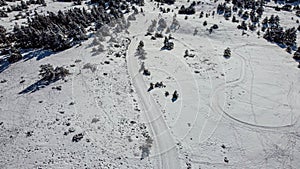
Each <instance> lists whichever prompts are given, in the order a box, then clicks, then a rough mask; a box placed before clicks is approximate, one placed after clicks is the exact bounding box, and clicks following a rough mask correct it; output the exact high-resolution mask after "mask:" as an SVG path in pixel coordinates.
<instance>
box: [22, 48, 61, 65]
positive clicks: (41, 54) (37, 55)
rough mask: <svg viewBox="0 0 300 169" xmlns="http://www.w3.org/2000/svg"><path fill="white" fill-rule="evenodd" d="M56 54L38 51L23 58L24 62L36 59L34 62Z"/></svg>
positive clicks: (49, 51) (42, 50)
mask: <svg viewBox="0 0 300 169" xmlns="http://www.w3.org/2000/svg"><path fill="white" fill-rule="evenodd" d="M55 53H56V52H53V51H51V50H45V49H38V50H33V51H31V52H29V53H27V54H26V55H24V56H23V60H24V62H26V61H28V60H30V59H32V58H36V60H41V59H44V58H46V57H48V56H50V55H52V54H55Z"/></svg>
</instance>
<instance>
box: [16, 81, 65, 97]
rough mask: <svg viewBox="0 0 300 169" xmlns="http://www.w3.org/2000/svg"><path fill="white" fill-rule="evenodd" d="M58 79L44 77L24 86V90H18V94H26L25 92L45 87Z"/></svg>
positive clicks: (32, 91)
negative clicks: (50, 79) (49, 79)
mask: <svg viewBox="0 0 300 169" xmlns="http://www.w3.org/2000/svg"><path fill="white" fill-rule="evenodd" d="M58 80H59V79H55V80H52V81H47V80H44V79H41V80H38V81H37V82H35V83H33V84H31V85H30V86H28V87H26V88H25V89H24V90H22V91H21V92H19V93H18V94H27V93H34V92H36V91H38V90H40V89H41V88H45V87H46V86H49V85H50V84H52V83H54V82H56V81H58Z"/></svg>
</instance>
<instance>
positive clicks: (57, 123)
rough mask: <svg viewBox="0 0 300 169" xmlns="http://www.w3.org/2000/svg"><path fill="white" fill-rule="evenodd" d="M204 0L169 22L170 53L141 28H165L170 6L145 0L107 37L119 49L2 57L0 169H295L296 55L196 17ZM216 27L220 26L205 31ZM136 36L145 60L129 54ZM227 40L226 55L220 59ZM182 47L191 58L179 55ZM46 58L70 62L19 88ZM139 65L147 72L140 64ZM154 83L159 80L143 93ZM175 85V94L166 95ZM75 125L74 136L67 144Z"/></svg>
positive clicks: (84, 47) (108, 46)
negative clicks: (8, 61) (53, 78)
mask: <svg viewBox="0 0 300 169" xmlns="http://www.w3.org/2000/svg"><path fill="white" fill-rule="evenodd" d="M206 2H207V3H209V4H210V5H208V4H203V5H200V6H198V7H197V12H198V13H197V14H196V15H194V16H193V15H192V16H188V19H185V18H184V17H185V16H184V15H177V16H176V19H177V20H178V21H179V23H180V28H179V29H178V30H171V34H172V37H174V39H172V42H174V49H172V50H170V51H169V50H161V48H162V47H163V42H164V38H157V39H156V40H151V39H150V38H151V36H145V34H146V33H147V29H148V27H149V26H150V25H151V23H152V22H151V21H152V20H154V19H156V20H157V21H159V19H161V18H163V19H164V20H165V21H166V23H167V26H170V25H171V23H172V20H173V17H174V13H166V14H159V9H157V8H156V9H155V10H153V8H154V7H156V6H155V5H154V4H153V2H149V1H146V4H145V6H144V7H143V9H144V11H145V13H144V14H137V15H135V16H134V17H133V18H134V19H133V20H131V21H130V27H129V29H128V33H126V32H125V31H123V32H122V33H120V34H118V36H116V37H114V38H115V39H114V41H115V42H119V44H120V45H121V47H114V46H113V45H112V44H113V43H114V42H109V39H110V37H106V40H105V41H104V42H100V43H101V44H102V45H103V46H104V47H105V51H104V52H100V53H98V52H93V48H94V47H95V48H96V47H97V46H95V44H92V43H93V38H90V39H89V40H87V41H85V42H83V43H82V44H81V45H77V46H74V47H73V48H71V49H68V50H65V51H62V52H58V53H53V54H51V55H49V56H47V57H38V56H35V55H33V56H32V58H30V59H28V60H26V59H25V60H22V61H19V62H18V63H15V64H12V65H9V67H8V68H7V69H5V70H4V71H3V72H1V73H0V81H1V80H4V79H5V80H7V82H5V83H0V91H1V93H0V122H1V123H0V124H1V125H0V133H1V135H0V136H1V137H0V144H1V152H3V153H2V154H1V155H0V168H85V167H86V168H172V169H175V168H188V167H189V166H191V168H249V169H250V168H266V169H268V168H270V169H271V168H272V169H273V168H299V167H300V145H299V138H300V125H299V124H300V123H299V115H300V114H299V112H300V111H299V110H300V86H299V84H300V78H299V69H298V68H297V62H295V61H294V60H293V59H292V56H291V55H290V54H288V53H287V52H286V51H285V50H284V49H282V48H280V47H279V46H277V45H276V44H272V43H270V42H267V41H266V40H265V39H263V38H262V37H258V36H257V34H256V33H255V32H253V33H251V32H249V31H248V32H247V33H248V34H249V36H247V35H244V36H242V31H240V30H237V29H236V26H237V23H232V22H231V21H226V20H225V19H224V18H223V17H222V16H219V15H217V14H216V15H215V16H214V17H212V16H210V17H209V18H206V17H205V14H204V17H203V18H199V11H203V10H205V11H206V10H207V11H212V9H215V8H216V4H215V3H212V2H210V1H206ZM58 4H60V3H59V2H53V3H52V4H51V5H48V7H49V10H54V9H56V6H59V5H58ZM63 4H64V5H65V3H63ZM182 4H187V3H186V1H179V2H176V3H175V6H178V7H180V6H181V5H182ZM64 5H61V8H62V9H63V8H64ZM66 6H67V5H66ZM175 6H170V7H171V8H172V9H173V8H174V7H175ZM48 7H47V8H46V9H48ZM164 7H169V6H168V5H164ZM271 14H276V15H277V14H278V15H280V18H281V24H282V25H283V26H284V27H288V28H289V27H292V26H297V24H296V22H295V20H296V16H294V14H291V13H289V12H280V13H275V11H274V10H273V9H269V8H268V9H266V10H265V14H264V15H263V18H264V16H270V15H271ZM129 15H131V14H129ZM291 16H293V17H294V18H295V19H294V20H291V19H290V18H291ZM297 19H298V18H297ZM205 20H206V21H207V22H208V25H207V26H206V27H204V26H203V22H204V21H205ZM1 22H2V21H1ZM8 23H9V24H10V22H8ZM1 24H2V23H1ZM213 24H218V26H219V29H216V30H213V32H212V33H211V34H210V33H209V32H208V30H207V29H208V28H210V26H212V25H213ZM109 28H110V29H113V28H112V27H109ZM156 28H157V27H156ZM195 29H197V31H198V32H197V33H196V34H194V32H195ZM165 31H166V29H165V30H164V31H162V32H163V34H164V35H166V36H168V34H165ZM128 38H129V39H130V43H127V41H126V40H127V39H128ZM141 40H142V41H143V42H144V44H145V46H144V50H145V52H146V59H144V60H141V59H139V57H138V56H136V55H135V53H136V49H137V46H138V43H139V42H140V41H141ZM297 42H298V43H299V36H298V39H297ZM227 47H230V49H231V57H230V58H229V59H225V58H224V57H223V52H224V49H226V48H227ZM185 50H189V52H190V53H191V54H194V55H195V56H194V57H186V58H185V57H184V54H185ZM116 52H121V53H122V52H123V54H124V55H121V57H116V56H115V55H114V54H115V53H116ZM36 54H37V55H39V51H37V52H36ZM40 55H43V54H42V53H41V54H40ZM38 58H40V59H38ZM79 60H80V61H79ZM108 61H109V62H108ZM47 63H50V64H53V65H54V66H65V67H67V68H68V69H69V70H70V72H71V75H70V76H68V77H67V78H66V79H65V80H60V81H57V82H55V83H52V84H50V85H48V86H44V87H41V88H40V89H39V90H37V91H35V92H33V93H26V94H18V93H19V92H20V91H22V90H24V89H25V88H26V87H28V86H30V85H32V84H34V83H35V82H37V81H38V80H39V77H38V71H39V66H40V65H42V64H47ZM107 63H109V64H107ZM142 63H144V65H145V68H147V69H148V70H149V71H150V73H151V75H150V76H144V75H143V74H142V73H141V72H140V71H139V69H140V68H141V65H142ZM87 64H88V66H84V65H87ZM23 80H25V81H24V82H22V83H20V82H21V81H23ZM151 82H152V83H154V84H155V83H156V82H163V84H164V85H166V87H165V88H154V89H153V90H151V91H149V92H148V91H147V90H148V88H149V87H150V85H149V84H150V83H151ZM57 86H61V88H62V90H56V89H53V87H57ZM175 90H177V91H178V93H179V98H178V99H177V100H176V101H175V102H172V101H171V97H172V94H173V92H174V91H175ZM166 91H168V92H169V93H170V95H169V96H168V97H166V96H165V92H166ZM73 130H75V131H73ZM79 133H83V139H81V140H80V141H78V142H72V138H73V136H74V135H76V134H79ZM148 151H149V154H148ZM224 159H228V161H227V162H225V160H224Z"/></svg>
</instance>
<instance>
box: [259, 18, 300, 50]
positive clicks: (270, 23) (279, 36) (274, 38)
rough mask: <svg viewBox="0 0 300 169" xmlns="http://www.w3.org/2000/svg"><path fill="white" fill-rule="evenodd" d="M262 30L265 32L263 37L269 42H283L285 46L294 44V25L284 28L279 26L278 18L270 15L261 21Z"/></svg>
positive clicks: (295, 35)
mask: <svg viewBox="0 0 300 169" xmlns="http://www.w3.org/2000/svg"><path fill="white" fill-rule="evenodd" d="M262 31H264V32H265V34H264V36H263V37H264V38H265V39H266V40H268V41H270V42H275V43H279V44H284V45H286V46H291V47H293V46H296V40H297V29H296V28H295V27H293V28H289V29H286V30H284V29H283V27H281V26H280V18H279V17H278V16H274V15H271V17H270V18H268V17H265V18H264V20H263V21H262Z"/></svg>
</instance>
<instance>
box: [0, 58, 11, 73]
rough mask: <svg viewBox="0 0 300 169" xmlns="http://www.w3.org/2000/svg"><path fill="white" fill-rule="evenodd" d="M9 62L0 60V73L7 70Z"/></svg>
mask: <svg viewBox="0 0 300 169" xmlns="http://www.w3.org/2000/svg"><path fill="white" fill-rule="evenodd" d="M9 65H10V64H9V62H8V61H7V60H2V61H1V60H0V73H2V72H3V71H4V70H6V69H7V68H9Z"/></svg>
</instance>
